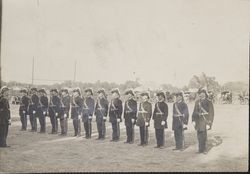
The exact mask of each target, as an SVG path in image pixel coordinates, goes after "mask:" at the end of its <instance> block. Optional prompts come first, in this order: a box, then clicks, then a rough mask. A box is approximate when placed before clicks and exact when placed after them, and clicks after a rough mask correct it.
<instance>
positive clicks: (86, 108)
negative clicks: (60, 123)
mask: <svg viewBox="0 0 250 174" xmlns="http://www.w3.org/2000/svg"><path fill="white" fill-rule="evenodd" d="M85 93H86V98H85V100H84V102H83V116H82V121H83V126H84V129H85V138H87V139H89V138H91V132H92V125H91V121H92V116H93V113H94V109H95V100H94V99H93V90H92V89H91V88H87V89H86V90H85Z"/></svg>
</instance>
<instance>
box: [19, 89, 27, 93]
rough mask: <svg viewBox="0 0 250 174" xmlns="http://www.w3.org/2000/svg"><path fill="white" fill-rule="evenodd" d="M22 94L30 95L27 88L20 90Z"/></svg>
mask: <svg viewBox="0 0 250 174" xmlns="http://www.w3.org/2000/svg"><path fill="white" fill-rule="evenodd" d="M20 93H26V94H27V93H28V90H27V89H25V88H23V89H21V90H20Z"/></svg>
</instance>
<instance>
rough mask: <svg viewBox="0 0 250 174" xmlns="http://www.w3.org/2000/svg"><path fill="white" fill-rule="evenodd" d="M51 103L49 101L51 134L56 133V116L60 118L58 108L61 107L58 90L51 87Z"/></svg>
mask: <svg viewBox="0 0 250 174" xmlns="http://www.w3.org/2000/svg"><path fill="white" fill-rule="evenodd" d="M51 95H52V98H51V103H50V107H51V109H50V112H52V114H51V116H52V117H51V123H52V132H51V133H52V134H57V131H58V120H57V119H58V118H60V109H61V100H60V98H59V96H58V90H57V89H52V90H51Z"/></svg>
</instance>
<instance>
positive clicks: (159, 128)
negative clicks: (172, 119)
mask: <svg viewBox="0 0 250 174" xmlns="http://www.w3.org/2000/svg"><path fill="white" fill-rule="evenodd" d="M156 96H157V100H158V102H157V103H156V104H155V109H154V112H153V120H154V128H155V136H156V140H157V146H155V148H163V147H164V143H165V134H164V129H165V128H168V124H167V118H168V105H167V104H166V103H165V99H166V97H165V94H164V92H158V93H157V94H156Z"/></svg>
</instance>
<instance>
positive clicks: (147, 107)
mask: <svg viewBox="0 0 250 174" xmlns="http://www.w3.org/2000/svg"><path fill="white" fill-rule="evenodd" d="M141 111H145V113H142V112H141ZM151 116H152V104H151V103H150V102H148V101H146V102H143V103H140V106H139V111H138V117H137V121H136V125H137V126H140V127H142V126H145V122H148V123H149V122H150V119H151Z"/></svg>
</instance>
